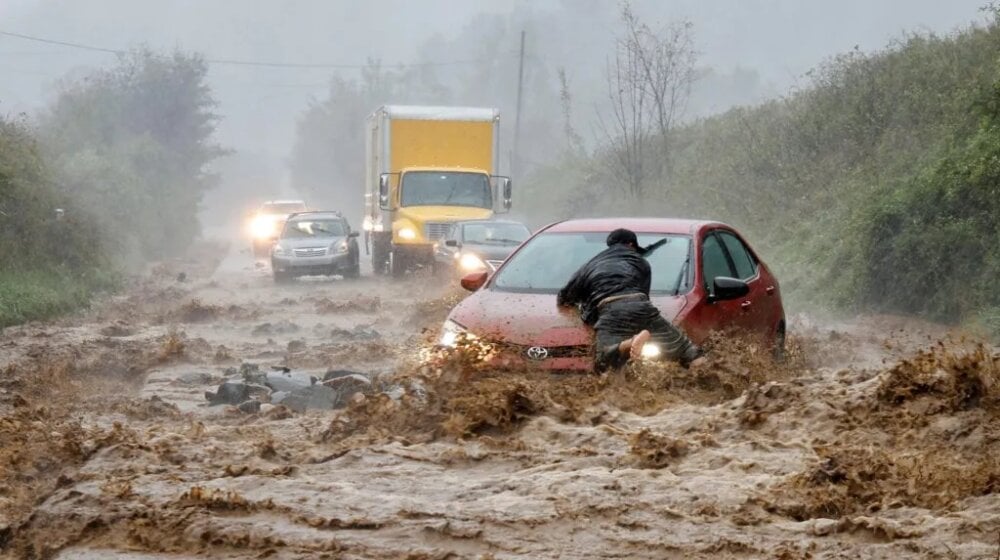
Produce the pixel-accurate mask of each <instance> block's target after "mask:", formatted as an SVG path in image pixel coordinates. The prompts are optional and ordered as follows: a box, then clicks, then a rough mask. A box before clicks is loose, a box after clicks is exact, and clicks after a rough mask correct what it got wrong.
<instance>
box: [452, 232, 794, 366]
mask: <svg viewBox="0 0 1000 560" xmlns="http://www.w3.org/2000/svg"><path fill="white" fill-rule="evenodd" d="M620 227H625V228H629V229H631V230H633V231H635V232H636V234H637V235H638V237H639V243H640V244H641V245H649V244H651V243H653V242H656V241H659V240H661V239H666V241H667V242H666V243H665V244H664V245H663V246H661V247H660V248H659V249H657V250H656V251H655V252H653V253H652V254H651V255H649V256H648V257H647V258H648V259H649V264H650V265H651V267H652V272H653V277H652V286H651V289H650V297H651V299H652V301H653V303H654V304H655V305H656V306H657V307H658V308H659V309H660V312H661V313H662V314H663V316H664V317H666V318H667V319H669V320H671V321H673V322H674V323H675V324H677V325H679V326H680V327H681V328H683V329H684V330H685V331H686V332H687V334H688V335H689V336H690V337H691V338H692V339H693V340H694V341H695V342H697V343H701V342H703V341H704V340H705V339H706V338H707V337H708V335H709V334H710V333H711V332H712V331H722V330H729V329H736V330H742V331H745V332H746V333H749V334H750V335H751V336H753V337H755V338H756V339H757V340H759V341H760V342H761V343H763V344H764V345H766V347H770V348H772V349H773V350H774V351H775V353H776V354H779V355H780V353H781V350H782V349H783V348H784V344H785V312H784V308H783V307H782V303H781V291H780V289H779V287H778V281H777V279H776V278H775V277H774V275H773V274H772V273H771V271H770V270H769V269H768V267H767V265H765V264H764V261H763V260H762V259H761V258H760V256H759V255H758V253H757V252H756V251H754V250H753V249H752V248H751V247H750V245H749V244H748V243H747V242H746V241H745V240H744V238H743V236H741V235H740V234H739V233H738V232H737V231H736V230H735V229H733V228H732V227H730V226H728V225H726V224H722V223H718V222H708V221H694V220H672V219H656V218H624V219H589V220H569V221H566V222H561V223H557V224H553V225H551V226H549V227H547V228H543V229H542V230H541V231H539V232H537V233H535V235H533V236H532V237H531V239H529V240H528V241H526V242H525V243H523V244H522V245H521V246H520V247H519V248H518V250H517V251H516V252H515V253H514V254H512V255H511V256H510V258H509V259H507V261H506V262H505V263H504V264H503V265H502V266H501V267H500V268H499V269H498V270H497V271H496V272H495V273H494V274H492V275H488V274H487V273H486V272H477V273H472V274H469V275H467V276H466V277H464V278H463V279H462V286H463V287H464V288H466V289H468V290H472V291H474V292H475V293H473V294H472V295H471V296H469V297H468V298H466V299H465V300H463V301H462V302H461V303H459V304H458V306H456V307H455V308H454V309H452V311H451V313H450V314H449V315H448V319H447V321H445V324H444V327H443V330H442V334H441V341H440V343H441V344H442V345H445V346H452V345H454V344H455V342H456V340H458V339H459V337H461V336H466V337H468V336H472V337H475V338H477V339H479V340H481V341H483V342H484V343H488V344H494V345H496V346H497V347H499V348H502V349H504V350H503V352H502V357H503V359H504V361H505V362H511V361H513V362H515V363H516V362H518V361H523V362H525V363H527V362H532V361H534V362H537V363H538V364H539V365H541V366H542V367H543V368H549V369H557V370H573V369H589V368H590V367H591V366H592V363H593V358H592V356H593V346H592V345H593V342H592V336H593V335H592V330H591V329H590V328H588V327H586V326H585V325H584V324H583V323H582V322H581V321H580V318H579V317H577V316H576V315H575V314H567V313H561V312H560V311H559V310H558V309H557V306H556V292H558V291H559V289H560V288H562V287H563V285H565V283H566V282H567V281H568V280H569V278H570V276H572V274H573V273H574V272H575V271H576V270H577V269H578V268H579V267H580V266H581V265H583V264H584V263H586V262H587V261H588V260H589V259H590V258H591V257H593V256H594V255H596V254H597V253H599V252H600V251H602V250H603V249H605V248H606V244H605V239H606V238H607V235H608V233H609V232H610V231H612V230H614V229H616V228H620ZM651 353H655V351H654V352H651Z"/></svg>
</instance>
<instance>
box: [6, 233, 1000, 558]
mask: <svg viewBox="0 0 1000 560" xmlns="http://www.w3.org/2000/svg"><path fill="white" fill-rule="evenodd" d="M223 255H225V253H224V252H222V249H221V248H216V249H212V248H206V249H205V250H203V251H202V254H200V255H197V256H196V257H195V258H193V259H192V260H189V261H179V262H175V263H166V264H164V265H161V266H160V267H158V268H157V269H156V270H154V271H153V273H152V274H151V275H150V276H149V278H147V279H145V280H143V281H141V282H137V283H136V284H135V285H134V286H132V287H131V288H130V289H129V290H128V291H127V292H126V293H125V294H124V295H122V296H119V297H116V298H114V299H111V300H109V301H106V302H102V303H101V304H99V305H98V306H96V307H95V309H94V310H93V311H91V312H89V313H87V314H85V315H83V316H80V317H75V318H69V319H65V320H62V321H58V322H53V323H49V324H43V325H29V326H25V327H20V328H15V329H8V330H7V331H5V332H4V333H3V335H2V337H0V349H2V354H0V356H2V361H3V363H2V364H0V366H2V367H4V368H5V370H4V373H3V376H2V382H0V411H2V413H3V416H2V418H0V445H2V447H0V473H2V475H3V476H2V478H0V516H2V517H0V522H2V525H3V526H2V527H0V543H2V545H3V549H2V550H3V554H4V555H5V556H6V557H10V558H60V559H97V558H129V559H137V560H138V559H143V560H145V559H167V558H170V559H176V558H195V557H199V558H201V557H211V558H281V559H285V558H413V559H418V558H496V559H500V558H761V557H763V558H848V557H850V558H858V557H861V558H899V557H926V558H969V559H971V558H996V557H997V556H996V555H997V553H998V550H1000V548H998V547H1000V541H998V539H1000V498H998V494H997V492H998V490H1000V488H998V486H1000V439H998V436H1000V423H998V416H1000V386H998V383H1000V354H998V353H997V351H996V350H995V349H992V348H988V347H985V346H981V345H978V344H977V343H976V342H975V341H971V340H963V339H961V338H959V336H958V335H955V334H949V333H946V332H945V331H944V330H943V329H941V328H939V327H935V326H933V325H926V324H921V323H919V322H916V321H913V320H907V319H902V318H894V317H865V318H861V319H858V320H855V321H851V322H847V323H831V322H824V323H816V322H814V321H811V320H810V319H809V318H807V317H797V318H794V320H793V330H792V333H793V336H792V339H791V356H790V358H789V360H788V361H787V362H786V363H784V364H780V365H776V364H773V363H771V362H770V360H769V359H767V358H766V357H765V356H764V352H762V351H760V350H759V349H757V348H754V347H752V346H747V345H741V344H739V343H735V342H728V343H719V344H717V345H716V348H715V351H714V353H713V363H712V364H711V366H710V367H709V368H707V369H706V370H705V371H702V372H697V373H695V372H687V371H683V370H679V369H677V368H674V367H670V366H664V367H660V368H647V369H642V370H633V371H627V372H621V373H618V374H614V375H610V376H606V377H592V376H552V375H549V374H545V373H538V372H534V373H532V372H480V371H471V370H469V369H468V368H464V367H462V368H460V367H457V366H455V365H454V364H455V363H461V361H456V362H446V363H445V364H444V365H443V367H440V368H439V367H426V366H420V365H419V360H418V359H417V355H418V352H419V349H420V348H422V347H423V346H424V344H425V342H426V341H427V340H429V339H431V338H433V336H434V334H435V331H436V328H437V327H438V326H439V325H440V323H441V320H442V319H443V317H444V315H445V314H446V313H447V310H448V308H449V307H450V305H452V304H453V302H454V301H456V299H455V298H457V297H460V296H461V294H457V293H455V292H453V291H451V290H452V288H449V287H446V286H441V285H440V282H436V281H433V280H431V279H430V278H422V277H420V278H414V279H412V281H410V282H406V283H391V282H388V281H384V280H382V279H373V278H371V277H368V278H365V279H363V280H362V281H357V282H345V281H339V280H316V281H313V280H311V279H310V280H305V281H301V282H298V283H296V284H293V285H290V286H282V287H275V286H274V285H273V283H272V282H271V280H270V277H269V276H268V273H267V271H266V270H265V269H260V268H255V267H253V266H252V265H251V264H250V263H249V261H248V260H245V259H248V257H245V256H243V255H239V254H228V255H225V258H222V256H223ZM220 259H221V265H220ZM179 271H183V272H185V273H186V274H187V281H185V282H177V281H176V275H177V272H179ZM358 325H361V326H363V327H364V328H366V329H373V330H375V331H377V332H378V333H379V334H380V335H381V336H380V337H377V338H374V339H366V338H364V337H355V336H352V335H351V334H349V332H345V331H351V329H354V328H355V327H357V326H358ZM939 341H943V342H939ZM242 362H254V363H259V364H261V365H262V367H264V368H265V369H266V368H267V366H270V365H278V364H282V365H287V366H290V367H292V368H293V369H297V370H303V371H307V372H311V373H314V374H319V375H321V374H322V373H323V372H324V371H325V370H326V369H327V368H331V367H332V368H342V369H351V370H358V371H364V372H367V373H375V374H378V376H377V377H378V380H379V383H378V384H381V385H382V386H386V387H401V388H402V390H401V391H397V392H396V393H395V395H396V396H397V397H399V395H400V394H402V395H403V396H402V397H401V398H397V399H394V398H390V397H389V396H387V395H385V394H380V393H378V392H377V391H372V392H371V393H370V394H368V395H367V396H366V397H365V398H363V399H361V398H360V397H359V398H356V399H355V400H354V401H353V402H352V404H351V405H350V406H349V407H348V408H347V409H344V410H340V411H309V412H305V413H295V412H291V411H289V410H287V409H285V408H283V407H280V406H279V407H273V408H272V407H265V408H266V410H265V411H264V412H262V413H259V414H244V413H242V412H239V411H238V410H236V409H235V408H234V407H230V406H214V407H210V406H208V403H207V401H206V400H205V397H204V392H205V391H206V390H212V389H214V388H215V387H216V386H217V385H218V382H219V381H221V379H222V376H223V375H224V373H225V370H226V368H232V367H238V366H239V365H240V364H241V363H242Z"/></svg>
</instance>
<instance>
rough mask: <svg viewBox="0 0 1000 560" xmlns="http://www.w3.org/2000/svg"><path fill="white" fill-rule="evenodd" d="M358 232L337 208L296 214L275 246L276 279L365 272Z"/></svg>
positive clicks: (285, 225) (273, 262) (286, 279)
mask: <svg viewBox="0 0 1000 560" xmlns="http://www.w3.org/2000/svg"><path fill="white" fill-rule="evenodd" d="M357 237H358V232H356V231H351V226H350V224H348V223H347V219H346V218H344V217H343V216H341V215H340V214H339V213H337V212H300V213H298V214H292V215H291V216H289V217H288V219H286V220H285V224H284V226H283V227H282V229H281V233H280V234H279V235H278V239H277V241H276V242H275V244H274V247H273V248H272V249H271V271H272V273H273V274H274V281H275V282H285V281H288V280H291V279H293V278H295V277H297V276H312V275H332V274H339V275H341V276H343V277H345V278H357V277H358V276H360V275H361V264H360V263H361V260H360V251H358V240H357Z"/></svg>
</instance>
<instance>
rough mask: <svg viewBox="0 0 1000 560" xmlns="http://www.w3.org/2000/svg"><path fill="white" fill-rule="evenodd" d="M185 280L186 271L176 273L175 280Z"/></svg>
mask: <svg viewBox="0 0 1000 560" xmlns="http://www.w3.org/2000/svg"><path fill="white" fill-rule="evenodd" d="M185 280H187V274H186V273H184V272H180V273H178V274H177V281H178V282H184V281H185Z"/></svg>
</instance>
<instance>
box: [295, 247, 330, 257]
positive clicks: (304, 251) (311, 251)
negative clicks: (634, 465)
mask: <svg viewBox="0 0 1000 560" xmlns="http://www.w3.org/2000/svg"><path fill="white" fill-rule="evenodd" d="M325 254H326V247H303V248H301V249H295V256H296V257H322V256H323V255H325Z"/></svg>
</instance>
